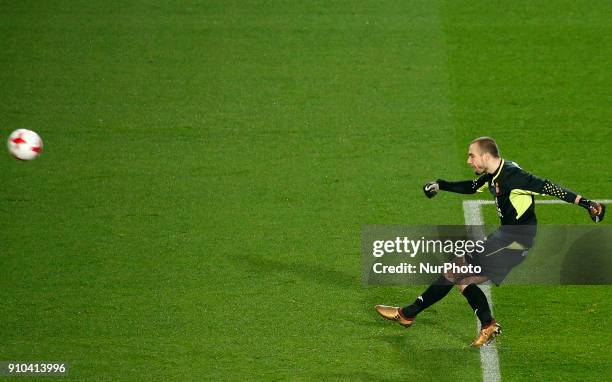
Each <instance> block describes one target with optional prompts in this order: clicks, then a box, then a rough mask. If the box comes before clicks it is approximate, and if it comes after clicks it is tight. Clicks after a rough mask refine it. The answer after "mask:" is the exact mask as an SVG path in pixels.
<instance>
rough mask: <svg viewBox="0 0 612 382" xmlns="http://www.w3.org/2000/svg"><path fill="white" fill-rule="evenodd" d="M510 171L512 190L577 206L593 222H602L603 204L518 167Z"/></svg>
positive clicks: (604, 210)
mask: <svg viewBox="0 0 612 382" xmlns="http://www.w3.org/2000/svg"><path fill="white" fill-rule="evenodd" d="M511 171H512V172H513V174H512V176H511V177H510V179H512V183H513V184H512V188H513V189H517V190H522V191H528V192H529V193H534V194H540V195H547V196H554V197H556V198H559V199H561V200H563V201H565V202H567V203H573V204H578V205H579V206H581V207H583V208H585V209H586V210H587V211H588V212H589V215H590V216H591V219H592V220H593V221H595V222H600V221H601V220H603V217H604V214H605V212H606V207H605V206H604V205H603V204H600V203H597V202H593V201H590V200H588V199H586V198H583V197H582V196H580V195H577V194H576V193H575V192H573V191H571V190H568V189H566V188H563V187H561V186H559V185H558V184H555V183H553V182H552V181H550V180H548V179H542V178H539V177H537V176H535V175H532V174H530V173H528V172H527V171H525V170H523V169H521V168H520V167H515V168H513V169H512V170H511Z"/></svg>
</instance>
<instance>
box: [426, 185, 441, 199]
mask: <svg viewBox="0 0 612 382" xmlns="http://www.w3.org/2000/svg"><path fill="white" fill-rule="evenodd" d="M438 190H440V186H439V185H438V183H437V182H429V183H426V184H425V185H424V186H423V192H424V193H425V196H427V197H428V198H429V199H431V198H433V197H434V196H436V194H437V193H438Z"/></svg>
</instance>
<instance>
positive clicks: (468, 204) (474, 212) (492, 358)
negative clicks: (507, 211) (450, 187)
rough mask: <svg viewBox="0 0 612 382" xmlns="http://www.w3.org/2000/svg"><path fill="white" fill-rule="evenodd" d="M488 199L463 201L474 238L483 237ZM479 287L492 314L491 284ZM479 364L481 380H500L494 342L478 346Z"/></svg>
mask: <svg viewBox="0 0 612 382" xmlns="http://www.w3.org/2000/svg"><path fill="white" fill-rule="evenodd" d="M492 203H493V202H492V201H489V200H466V201H464V202H463V216H464V219H465V224H466V225H471V226H475V227H473V230H474V231H473V232H471V236H472V238H474V239H476V240H480V239H483V238H484V236H485V232H484V229H483V227H482V226H483V225H484V219H483V217H482V210H481V209H480V206H481V205H483V204H492ZM480 288H481V289H482V291H483V292H484V294H485V295H486V296H487V300H489V306H490V307H491V314H493V298H492V296H491V285H490V284H489V283H486V284H482V285H480ZM479 330H480V323H479V322H478V319H476V332H478V331H479ZM480 366H481V368H482V380H483V381H484V382H500V381H501V374H500V372H499V356H498V355H497V348H496V347H495V342H492V343H491V344H490V345H488V346H482V347H481V348H480Z"/></svg>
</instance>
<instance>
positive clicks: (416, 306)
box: [376, 275, 454, 327]
mask: <svg viewBox="0 0 612 382" xmlns="http://www.w3.org/2000/svg"><path fill="white" fill-rule="evenodd" d="M447 277H448V278H447ZM453 285H454V284H453V282H452V278H451V276H450V275H441V276H440V277H439V278H438V279H437V280H436V281H434V282H433V283H432V284H431V285H430V286H429V287H428V288H427V289H426V290H425V291H424V292H423V293H422V294H421V295H420V296H419V297H417V298H416V300H414V302H413V303H412V304H410V305H407V306H405V307H403V308H400V307H397V306H387V305H376V311H377V312H378V313H379V314H380V315H381V316H382V317H384V318H386V319H388V320H392V321H396V322H397V323H398V324H400V325H403V326H406V327H408V326H410V325H412V323H413V322H414V319H415V317H416V315H417V314H419V313H420V312H422V311H423V310H425V309H427V308H428V307H430V306H431V305H433V304H435V303H436V302H438V301H440V300H441V299H443V298H444V297H445V296H446V295H447V294H448V292H450V290H451V289H453Z"/></svg>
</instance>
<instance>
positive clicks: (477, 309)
mask: <svg viewBox="0 0 612 382" xmlns="http://www.w3.org/2000/svg"><path fill="white" fill-rule="evenodd" d="M488 280H489V277H488V276H486V275H478V276H469V277H466V278H463V279H461V280H460V281H459V282H457V287H458V288H459V290H460V291H461V294H462V295H463V296H464V297H465V298H466V300H467V302H468V304H470V306H471V307H472V310H473V311H474V313H475V314H476V316H478V320H480V326H481V327H483V328H484V327H486V326H488V325H490V324H491V322H492V321H494V319H493V316H492V315H491V307H490V306H489V301H487V296H486V295H485V294H484V292H483V291H482V289H480V287H479V286H478V284H482V283H484V282H486V281H488Z"/></svg>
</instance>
